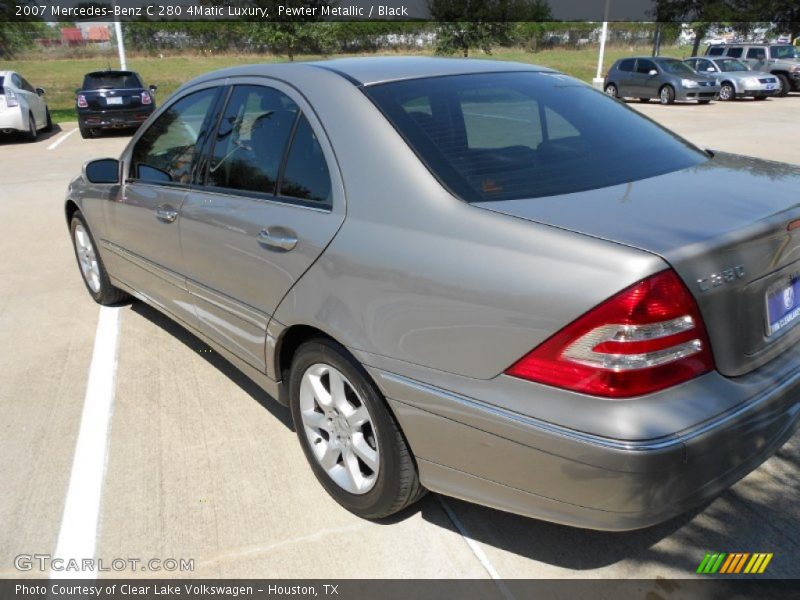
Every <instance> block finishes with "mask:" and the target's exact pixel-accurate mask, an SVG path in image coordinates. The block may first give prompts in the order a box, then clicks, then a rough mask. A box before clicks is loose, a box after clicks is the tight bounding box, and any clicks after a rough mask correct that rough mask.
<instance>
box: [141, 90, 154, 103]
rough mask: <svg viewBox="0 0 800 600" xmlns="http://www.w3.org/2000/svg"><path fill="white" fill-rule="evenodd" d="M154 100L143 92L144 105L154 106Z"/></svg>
mask: <svg viewBox="0 0 800 600" xmlns="http://www.w3.org/2000/svg"><path fill="white" fill-rule="evenodd" d="M152 103H153V99H152V98H151V97H150V94H148V93H147V92H142V104H152Z"/></svg>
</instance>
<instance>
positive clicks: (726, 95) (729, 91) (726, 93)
mask: <svg viewBox="0 0 800 600" xmlns="http://www.w3.org/2000/svg"><path fill="white" fill-rule="evenodd" d="M719 99H720V100H722V101H724V102H730V101H733V100H736V88H735V87H733V84H732V83H731V82H729V81H726V82H724V83H723V84H722V85H721V86H720V88H719Z"/></svg>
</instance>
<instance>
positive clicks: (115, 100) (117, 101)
mask: <svg viewBox="0 0 800 600" xmlns="http://www.w3.org/2000/svg"><path fill="white" fill-rule="evenodd" d="M106 104H122V98H106Z"/></svg>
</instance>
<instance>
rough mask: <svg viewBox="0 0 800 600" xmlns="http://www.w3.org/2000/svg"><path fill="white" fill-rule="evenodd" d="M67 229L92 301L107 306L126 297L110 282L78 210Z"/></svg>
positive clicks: (126, 295) (87, 227) (95, 245)
mask: <svg viewBox="0 0 800 600" xmlns="http://www.w3.org/2000/svg"><path fill="white" fill-rule="evenodd" d="M69 230H70V235H71V237H72V249H73V250H74V251H75V259H76V260H77V261H78V269H79V270H80V273H81V278H82V279H83V283H84V285H85V286H86V290H87V291H88V292H89V295H90V296H91V297H92V298H93V299H94V301H95V302H97V303H98V304H102V305H104V306H108V305H112V304H119V303H120V302H122V301H123V300H126V299H128V294H126V293H125V292H123V291H122V290H121V289H119V288H116V287H114V286H113V285H112V284H111V281H110V280H109V278H108V273H107V272H106V268H105V266H104V265H103V260H102V259H101V258H100V254H99V253H98V252H97V250H96V249H97V244H95V242H94V238H93V237H92V234H91V232H90V231H89V226H88V225H87V224H86V219H84V218H83V215H82V214H81V212H80V211H76V212H75V214H74V215H72V220H71V221H70V226H69Z"/></svg>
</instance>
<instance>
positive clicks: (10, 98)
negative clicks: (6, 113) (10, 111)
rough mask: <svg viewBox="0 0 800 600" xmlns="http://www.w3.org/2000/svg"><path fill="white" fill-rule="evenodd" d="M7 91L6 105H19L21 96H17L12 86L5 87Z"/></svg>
mask: <svg viewBox="0 0 800 600" xmlns="http://www.w3.org/2000/svg"><path fill="white" fill-rule="evenodd" d="M5 93H6V106H8V107H12V106H19V98H17V93H16V92H15V91H14V90H12V89H11V88H5Z"/></svg>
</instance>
